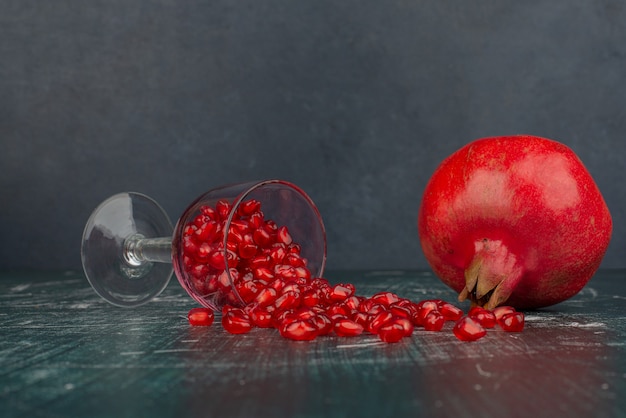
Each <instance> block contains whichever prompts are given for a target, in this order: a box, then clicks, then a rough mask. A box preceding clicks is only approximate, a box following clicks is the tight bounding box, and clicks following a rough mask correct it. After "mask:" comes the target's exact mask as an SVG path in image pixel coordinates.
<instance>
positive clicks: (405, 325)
mask: <svg viewBox="0 0 626 418" xmlns="http://www.w3.org/2000/svg"><path fill="white" fill-rule="evenodd" d="M392 322H394V323H396V324H400V325H401V326H402V329H404V336H405V337H410V336H411V334H413V330H414V329H415V325H413V322H412V321H411V320H410V319H408V318H402V317H399V318H398V317H397V318H394V319H392ZM378 331H379V332H380V328H379V329H378Z"/></svg>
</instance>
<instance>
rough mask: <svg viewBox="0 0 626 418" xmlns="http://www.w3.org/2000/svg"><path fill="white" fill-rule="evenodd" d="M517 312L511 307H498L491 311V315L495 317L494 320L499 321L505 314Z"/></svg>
mask: <svg viewBox="0 0 626 418" xmlns="http://www.w3.org/2000/svg"><path fill="white" fill-rule="evenodd" d="M513 312H517V311H516V310H515V308H514V307H512V306H498V307H497V308H495V309H494V310H493V314H494V315H495V316H496V320H499V319H500V318H502V317H503V316H504V315H506V314H510V313H513Z"/></svg>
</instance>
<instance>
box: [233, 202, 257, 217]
mask: <svg viewBox="0 0 626 418" xmlns="http://www.w3.org/2000/svg"><path fill="white" fill-rule="evenodd" d="M260 209H261V202H259V201H258V200H256V199H250V200H246V201H245V202H241V203H240V204H239V207H238V208H237V211H238V213H239V214H240V215H242V216H250V215H252V214H253V213H255V212H258V211H259V210H260Z"/></svg>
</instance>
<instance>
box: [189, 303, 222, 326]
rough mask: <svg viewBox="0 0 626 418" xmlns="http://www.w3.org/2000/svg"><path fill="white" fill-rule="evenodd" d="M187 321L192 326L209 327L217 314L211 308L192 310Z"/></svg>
mask: <svg viewBox="0 0 626 418" xmlns="http://www.w3.org/2000/svg"><path fill="white" fill-rule="evenodd" d="M187 319H188V320H189V323H190V324H191V325H192V326H204V327H208V326H209V325H211V324H212V323H213V320H214V319H215V313H214V312H213V310H211V309H209V308H192V309H191V310H190V311H189V313H188V314H187Z"/></svg>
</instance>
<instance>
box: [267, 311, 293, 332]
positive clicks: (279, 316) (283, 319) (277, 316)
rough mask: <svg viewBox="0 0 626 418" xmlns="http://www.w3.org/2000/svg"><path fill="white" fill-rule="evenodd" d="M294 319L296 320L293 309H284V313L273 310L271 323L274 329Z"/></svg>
mask: <svg viewBox="0 0 626 418" xmlns="http://www.w3.org/2000/svg"><path fill="white" fill-rule="evenodd" d="M294 319H297V317H296V311H295V309H285V310H284V311H279V310H276V309H274V312H273V313H272V323H273V324H274V327H275V328H280V327H281V326H282V325H283V324H285V323H287V322H291V321H293V320H294Z"/></svg>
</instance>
